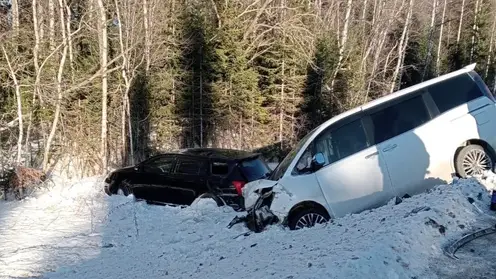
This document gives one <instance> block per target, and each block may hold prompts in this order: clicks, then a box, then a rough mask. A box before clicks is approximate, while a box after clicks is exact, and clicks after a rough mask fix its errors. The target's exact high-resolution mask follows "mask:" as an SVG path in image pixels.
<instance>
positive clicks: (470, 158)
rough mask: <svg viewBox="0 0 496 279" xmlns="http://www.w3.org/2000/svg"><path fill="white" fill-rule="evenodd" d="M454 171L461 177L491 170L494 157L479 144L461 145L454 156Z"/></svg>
mask: <svg viewBox="0 0 496 279" xmlns="http://www.w3.org/2000/svg"><path fill="white" fill-rule="evenodd" d="M455 164H456V166H455V167H456V171H457V172H458V174H459V175H460V177H462V178H468V177H472V176H478V175H482V174H483V173H484V172H485V171H488V170H493V166H494V158H492V156H491V154H490V153H489V152H487V150H486V149H484V147H482V146H480V145H475V144H472V145H467V146H465V147H463V148H462V149H461V150H460V152H459V153H458V156H457V157H456V162H455Z"/></svg>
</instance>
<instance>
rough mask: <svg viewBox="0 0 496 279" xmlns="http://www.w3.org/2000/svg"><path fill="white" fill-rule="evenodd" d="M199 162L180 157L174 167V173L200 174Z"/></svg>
mask: <svg viewBox="0 0 496 279" xmlns="http://www.w3.org/2000/svg"><path fill="white" fill-rule="evenodd" d="M200 168H201V162H199V161H194V160H188V159H182V160H179V162H178V163H177V167H176V173H179V174H195V175H196V174H200Z"/></svg>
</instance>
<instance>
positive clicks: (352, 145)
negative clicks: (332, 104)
mask: <svg viewBox="0 0 496 279" xmlns="http://www.w3.org/2000/svg"><path fill="white" fill-rule="evenodd" d="M369 146H370V144H369V142H368V140H367V136H366V135H365V130H364V128H363V125H362V121H361V120H356V121H353V122H351V123H348V124H346V125H344V126H342V127H340V128H338V129H329V130H327V131H324V132H323V133H322V134H320V135H319V136H318V137H317V139H316V140H315V142H314V152H313V153H314V154H316V153H319V152H320V153H323V154H324V157H325V158H326V163H325V165H328V164H331V163H334V162H336V161H339V160H341V159H344V158H346V157H348V156H350V155H353V154H355V153H357V152H360V151H362V150H364V149H365V148H367V147H369ZM314 154H313V155H314ZM304 155H305V154H304ZM313 155H312V156H313ZM301 160H304V161H303V162H298V163H303V164H305V163H307V164H308V162H309V158H305V156H302V158H300V161H301ZM300 167H301V165H300ZM300 167H298V168H300Z"/></svg>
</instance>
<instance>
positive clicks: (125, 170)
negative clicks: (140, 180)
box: [115, 166, 135, 172]
mask: <svg viewBox="0 0 496 279" xmlns="http://www.w3.org/2000/svg"><path fill="white" fill-rule="evenodd" d="M134 167H135V166H127V167H124V168H120V169H116V170H115V172H132V171H134Z"/></svg>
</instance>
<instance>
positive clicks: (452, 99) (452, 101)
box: [427, 74, 483, 113]
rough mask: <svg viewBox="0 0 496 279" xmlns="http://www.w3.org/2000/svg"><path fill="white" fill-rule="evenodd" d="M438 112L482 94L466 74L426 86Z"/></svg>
mask: <svg viewBox="0 0 496 279" xmlns="http://www.w3.org/2000/svg"><path fill="white" fill-rule="evenodd" d="M427 90H428V91H429V93H430V94H431V96H432V99H433V100H434V103H435V104H436V105H437V107H438V108H439V112H440V113H444V112H446V111H448V110H450V109H453V108H455V107H457V106H459V105H462V104H464V103H467V102H469V101H471V100H474V99H476V98H478V97H481V96H483V93H482V92H481V90H480V89H479V86H478V85H477V84H476V83H475V82H474V81H473V80H472V78H470V76H469V75H468V74H463V75H459V76H456V77H453V78H450V79H448V80H445V81H442V82H439V83H436V84H433V85H431V86H429V87H427Z"/></svg>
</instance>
